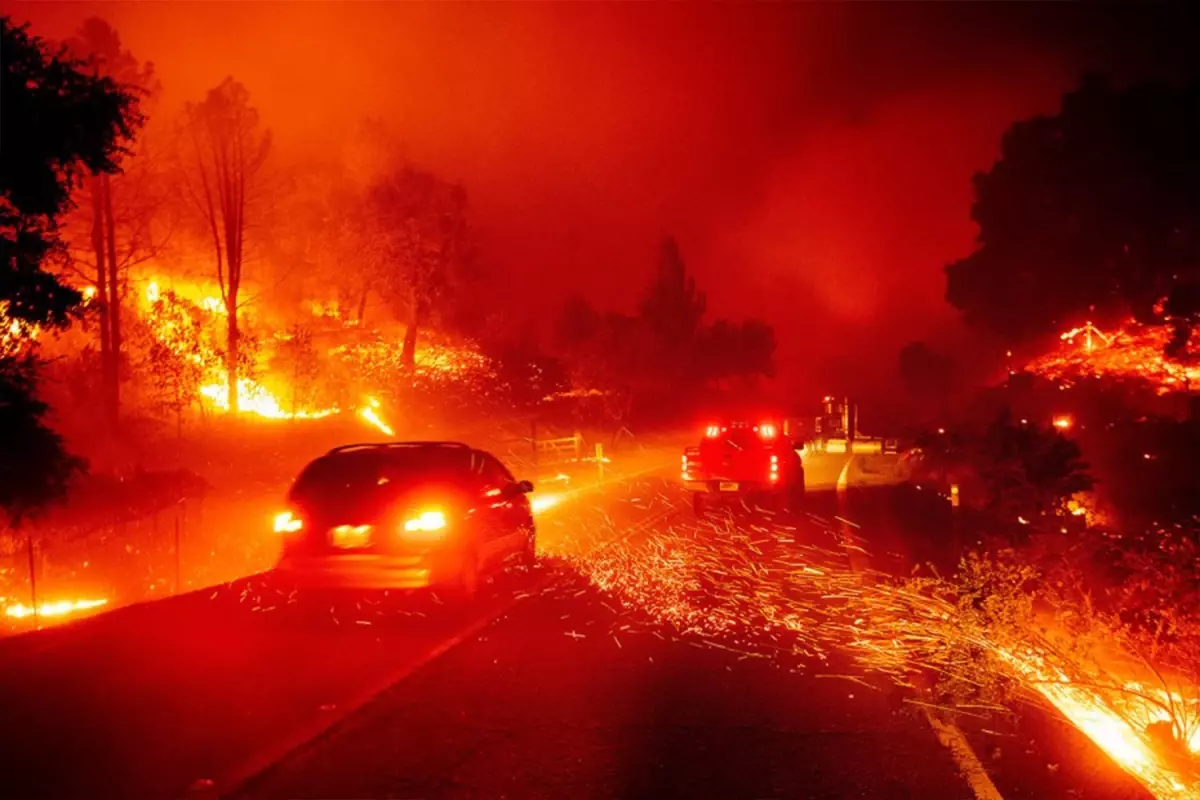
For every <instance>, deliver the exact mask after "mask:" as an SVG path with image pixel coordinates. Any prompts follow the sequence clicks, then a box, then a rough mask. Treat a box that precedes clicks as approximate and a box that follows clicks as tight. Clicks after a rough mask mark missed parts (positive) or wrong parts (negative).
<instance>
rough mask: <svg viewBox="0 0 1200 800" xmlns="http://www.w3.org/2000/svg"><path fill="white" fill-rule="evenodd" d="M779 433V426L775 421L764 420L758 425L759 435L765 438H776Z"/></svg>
mask: <svg viewBox="0 0 1200 800" xmlns="http://www.w3.org/2000/svg"><path fill="white" fill-rule="evenodd" d="M778 435H779V428H777V427H775V423H774V422H764V423H762V424H761V425H759V426H758V436H759V438H761V439H764V440H770V439H774V438H775V437H776V436H778Z"/></svg>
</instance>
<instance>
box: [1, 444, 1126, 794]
mask: <svg viewBox="0 0 1200 800" xmlns="http://www.w3.org/2000/svg"><path fill="white" fill-rule="evenodd" d="M828 469H829V470H831V472H829V474H824V475H822V474H814V475H812V476H810V482H812V483H814V484H816V485H817V486H832V485H833V483H834V482H835V481H836V478H837V473H838V472H839V471H840V470H839V468H836V467H831V468H828ZM861 482H866V483H871V482H874V483H881V481H872V480H871V479H870V478H869V477H862V479H861ZM851 483H852V484H853V483H854V481H852V482H851ZM686 507H687V506H686V498H685V497H684V496H683V495H682V494H681V493H680V492H679V491H678V490H677V489H676V488H674V487H673V485H672V483H671V481H669V480H665V481H664V480H662V479H657V478H654V479H639V480H633V481H629V482H625V483H622V484H617V485H613V486H610V487H608V488H607V489H603V490H599V491H597V492H594V493H590V494H581V495H579V496H577V497H573V498H569V499H566V500H564V502H563V503H562V504H560V505H559V506H558V507H556V508H555V509H553V510H552V511H550V512H547V513H546V515H545V516H544V517H542V518H541V520H540V523H539V524H540V535H541V541H542V549H543V551H544V552H545V554H546V556H545V558H544V559H543V563H542V565H541V566H540V567H539V568H538V569H537V570H534V571H533V572H532V573H526V574H519V575H513V576H508V577H506V578H504V579H503V580H501V581H499V582H498V583H497V585H496V586H494V587H493V588H492V590H491V591H490V593H489V596H488V597H487V598H485V599H484V600H482V601H481V602H480V603H479V604H478V605H477V606H475V607H473V608H471V609H468V610H465V611H460V612H453V613H452V612H449V611H448V610H447V609H445V608H443V607H441V606H440V605H439V604H438V603H437V602H436V601H435V600H434V599H433V598H428V597H418V598H411V597H398V596H380V595H340V596H336V595H313V594H305V595H298V594H295V593H292V592H290V591H289V590H288V589H287V588H286V587H282V586H279V585H277V584H276V583H275V582H274V581H273V580H272V579H271V578H270V577H269V576H266V577H255V578H249V579H246V580H243V581H239V582H237V583H235V584H232V585H230V586H226V587H222V588H219V589H215V590H209V591H205V592H201V593H196V594H193V595H187V596H183V597H179V598H174V599H172V600H167V601H162V602H159V603H156V604H149V605H144V606H137V607H132V608H129V609H124V610H121V611H118V612H114V613H111V614H106V615H102V616H100V617H97V618H94V619H91V620H86V621H83V622H81V623H79V624H77V625H72V626H68V627H64V628H61V629H57V630H50V631H44V632H41V633H38V634H34V635H28V636H21V637H15V638H13V639H10V640H7V641H4V642H0V710H2V712H3V714H4V719H5V725H4V726H3V730H2V731H0V796H5V797H80V798H84V797H87V798H97V797H131V798H158V797H163V798H169V797H189V796H190V797H207V796H215V795H233V796H243V797H325V798H329V797H564V796H565V797H572V798H575V797H671V796H679V797H746V798H756V797H757V798H766V797H805V798H808V797H811V798H841V797H872V798H874V797H889V798H890V797H897V798H902V797H913V798H958V797H962V798H970V797H974V796H982V795H979V791H980V789H979V786H980V780H979V776H978V775H972V774H971V773H972V771H973V770H974V771H976V772H983V773H984V775H985V776H986V777H985V779H984V784H986V783H987V781H991V784H992V785H994V787H995V791H997V792H998V794H999V796H1002V797H1005V798H1014V797H1026V798H1058V797H1062V798H1068V797H1070V798H1133V797H1144V796H1145V795H1144V794H1143V793H1142V792H1141V791H1140V790H1139V789H1138V788H1137V786H1136V785H1135V784H1134V783H1133V782H1132V781H1131V780H1130V779H1129V778H1127V777H1126V776H1124V774H1123V773H1121V772H1119V771H1118V770H1117V769H1116V768H1115V767H1113V766H1112V764H1111V763H1110V762H1109V761H1107V759H1105V758H1104V757H1103V756H1102V755H1101V754H1099V753H1098V751H1096V749H1095V748H1094V747H1092V746H1091V744H1090V743H1089V742H1088V741H1087V740H1086V739H1085V738H1084V737H1082V736H1081V735H1079V734H1078V733H1077V732H1075V731H1074V730H1073V729H1071V728H1069V727H1068V726H1066V725H1065V724H1063V723H1059V722H1056V721H1055V720H1054V718H1053V717H1051V716H1049V715H1047V714H1045V713H1043V712H1041V711H1040V710H1035V709H1030V710H1029V712H1028V713H1026V714H1024V715H1023V716H1022V718H1021V720H1020V721H1019V722H1016V723H1011V722H1009V723H1005V722H998V721H996V720H990V721H989V722H987V723H986V724H983V723H979V724H967V723H966V722H964V724H962V725H961V726H960V727H958V728H955V730H956V731H958V734H957V735H959V736H961V737H962V738H963V739H964V741H966V742H968V743H969V745H970V747H969V750H968V752H969V753H970V756H969V757H968V758H965V759H964V757H963V756H962V755H961V753H960V754H959V755H958V756H957V757H956V756H954V755H952V753H951V749H950V748H948V747H947V746H945V745H944V744H943V741H941V740H939V737H938V735H937V734H935V731H934V730H933V728H931V727H930V725H929V723H928V721H927V718H926V717H925V716H924V714H923V713H922V711H921V710H920V709H918V708H916V707H914V706H912V705H911V704H909V703H905V702H904V701H903V698H902V696H901V695H900V694H899V693H898V692H897V691H895V690H893V689H892V688H891V687H890V686H889V684H888V682H887V681H886V680H884V679H882V678H880V677H877V676H870V675H865V674H863V673H862V671H861V670H860V669H858V668H857V667H855V665H853V664H852V663H850V662H849V661H848V659H847V658H846V657H845V656H844V655H842V654H841V653H839V652H838V651H837V649H836V648H834V647H830V646H828V644H827V643H826V644H821V642H822V641H823V638H822V637H821V636H819V635H815V633H819V632H813V631H807V630H804V629H803V625H801V624H797V625H795V626H794V627H795V628H796V630H795V631H792V632H790V633H789V632H787V631H785V632H783V633H780V632H778V631H775V630H767V628H769V627H770V626H766V625H760V623H761V617H760V615H761V613H762V612H763V609H764V608H766V607H770V606H771V603H772V602H774V601H772V600H770V599H769V598H766V599H764V598H765V597H766V595H767V593H768V591H769V586H770V584H769V582H763V580H765V579H763V580H760V578H762V575H760V572H759V570H760V567H756V566H753V565H754V564H765V563H769V562H772V560H773V559H774V560H780V561H781V563H787V564H792V565H794V564H795V563H797V562H796V559H797V558H801V559H802V560H805V561H806V563H809V562H811V564H812V565H814V566H813V567H812V568H813V569H818V568H819V569H842V570H854V569H859V568H862V567H863V566H864V565H863V564H862V563H853V562H854V560H855V559H854V558H844V557H843V556H842V555H841V553H842V552H844V551H839V550H837V548H836V547H835V546H834V545H835V543H836V541H837V540H838V539H839V537H857V538H856V541H860V542H862V543H864V544H870V543H871V542H872V539H871V537H872V536H876V540H875V545H877V547H864V548H863V550H864V551H867V552H868V553H869V555H864V554H859V555H857V556H855V558H857V559H860V560H861V559H866V560H869V561H870V562H871V564H872V565H874V566H877V567H880V566H882V565H885V564H886V563H892V562H894V563H895V564H897V565H903V564H904V563H905V562H906V560H907V561H911V560H912V559H913V558H921V557H923V555H924V554H927V553H929V552H931V551H934V550H936V549H937V547H938V536H940V535H942V534H941V533H939V531H938V530H937V529H936V528H937V525H938V524H940V523H939V522H938V520H937V519H936V515H928V514H923V513H920V514H914V513H913V511H912V507H911V504H909V503H907V502H905V503H901V502H899V501H898V500H897V494H896V490H893V489H889V488H870V489H860V490H856V489H854V488H853V487H852V488H851V490H850V491H848V492H846V493H843V494H841V495H838V494H837V493H835V492H833V491H829V490H821V491H816V492H814V494H813V496H812V498H811V499H810V503H809V506H808V509H807V510H806V512H805V513H802V514H798V515H796V516H794V517H788V518H776V519H771V518H768V517H764V516H763V515H760V514H756V513H747V512H737V513H732V514H724V513H722V514H718V515H717V516H715V517H714V518H713V519H709V520H704V521H696V520H694V519H692V518H691V515H690V511H686V510H685V509H686ZM781 530H782V531H783V533H782V534H781V533H780V531H781ZM855 552H856V553H857V552H858V551H855ZM796 553H800V554H801V555H800V556H797V555H796ZM822 554H824V555H822ZM822 557H825V558H828V559H831V560H830V562H829V563H828V564H825V565H823V566H822V565H821V564H819V563H818V561H819V559H820V558H822ZM838 559H841V561H838ZM835 562H836V563H835ZM698 574H699V575H702V578H700V579H696V575H698ZM762 574H765V573H762ZM770 591H773V590H770ZM780 607H781V608H783V606H780ZM760 627H762V628H763V629H762V630H759V628H760ZM943 738H944V736H943ZM964 772H965V773H966V774H965V775H964ZM985 788H986V787H985Z"/></svg>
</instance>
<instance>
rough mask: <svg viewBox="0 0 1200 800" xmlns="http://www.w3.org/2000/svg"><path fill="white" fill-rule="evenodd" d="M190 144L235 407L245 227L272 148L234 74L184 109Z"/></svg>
mask: <svg viewBox="0 0 1200 800" xmlns="http://www.w3.org/2000/svg"><path fill="white" fill-rule="evenodd" d="M185 117H186V124H187V133H188V136H189V138H190V140H191V144H192V168H191V170H190V171H189V179H188V180H187V181H186V185H187V187H188V190H189V193H190V194H191V197H192V200H193V201H194V202H195V204H196V207H197V208H198V209H199V211H200V214H201V215H202V217H203V220H204V224H205V226H206V227H207V229H208V232H209V235H210V236H211V238H212V246H213V255H214V257H215V259H216V273H217V283H218V284H219V285H220V287H221V300H222V302H224V304H225V310H226V311H227V312H228V313H227V315H226V319H227V336H226V352H225V362H226V369H227V371H228V373H229V375H228V380H229V388H228V391H229V394H228V402H229V410H230V411H233V412H236V411H237V410H238V395H237V382H238V377H239V374H240V373H239V365H240V364H242V363H243V359H242V358H241V357H240V355H239V349H240V347H241V332H240V331H239V329H238V311H239V309H240V306H239V302H240V299H241V298H240V292H241V288H242V278H243V266H244V263H245V256H246V231H247V228H248V223H249V218H250V217H249V213H250V211H251V210H252V207H253V205H254V201H255V200H258V199H260V198H259V196H258V192H259V190H260V189H261V188H262V167H263V164H264V163H265V162H266V159H267V154H268V153H269V152H270V150H271V132H270V131H267V130H263V129H262V127H261V126H260V124H259V119H258V111H257V110H256V109H255V108H254V107H253V106H251V105H250V93H249V92H248V91H246V87H245V86H243V85H242V84H240V83H238V82H237V81H235V80H234V79H233V78H226V79H225V80H224V81H222V82H221V84H220V85H219V86H217V87H216V88H215V89H212V90H211V91H209V93H208V95H207V96H206V97H205V99H204V101H203V102H201V103H189V104H188V105H187V109H186V112H185Z"/></svg>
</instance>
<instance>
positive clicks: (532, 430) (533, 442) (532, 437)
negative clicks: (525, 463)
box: [529, 419, 538, 472]
mask: <svg viewBox="0 0 1200 800" xmlns="http://www.w3.org/2000/svg"><path fill="white" fill-rule="evenodd" d="M529 444H530V446H531V447H532V448H533V469H534V472H537V468H538V440H537V420H536V419H531V420H529Z"/></svg>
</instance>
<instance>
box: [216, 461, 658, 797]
mask: <svg viewBox="0 0 1200 800" xmlns="http://www.w3.org/2000/svg"><path fill="white" fill-rule="evenodd" d="M638 474H641V473H638ZM679 511H680V509H679V507H677V506H670V507H668V508H666V509H663V510H661V511H659V512H656V513H654V514H651V515H650V516H649V517H645V518H643V519H641V520H639V521H638V522H636V523H634V524H633V525H631V526H629V528H628V529H627V530H626V531H624V532H623V533H622V534H621V535H620V536H617V537H614V538H613V539H609V540H608V541H605V542H601V543H599V544H597V545H595V546H594V547H592V548H591V549H590V550H588V551H587V553H585V557H587V556H591V555H593V554H595V553H598V552H600V551H601V550H604V549H605V548H606V547H609V546H610V545H613V544H615V543H617V542H620V541H624V540H625V539H628V538H629V537H630V536H632V535H634V534H635V533H638V532H639V531H641V530H644V529H645V528H647V527H649V526H651V525H653V524H654V523H656V522H658V521H659V520H661V519H662V518H663V517H666V516H667V515H669V514H671V513H675V512H679ZM551 578H552V576H551V575H543V576H542V577H541V579H539V580H538V581H537V582H536V583H535V584H534V585H533V587H531V588H530V590H529V591H526V592H522V593H521V594H517V595H513V596H512V597H510V598H508V599H507V600H505V601H504V602H502V603H501V604H500V605H499V607H497V608H494V609H492V610H491V611H490V612H488V613H485V614H483V615H482V616H480V617H479V618H478V619H476V620H474V621H473V622H471V623H470V624H468V625H467V626H466V627H465V628H463V629H461V630H460V631H458V632H457V633H455V634H453V635H452V636H450V637H448V638H446V639H444V640H442V641H441V642H440V643H438V644H436V645H434V646H433V647H432V648H430V649H429V650H428V651H427V652H426V653H424V654H423V655H420V656H418V657H417V658H416V659H415V660H414V661H412V662H410V663H409V664H406V665H405V666H403V667H400V668H399V669H396V670H394V671H392V672H390V673H388V674H387V675H385V676H384V677H382V678H380V679H379V680H377V681H375V682H374V683H372V684H371V685H370V686H368V687H367V689H365V690H364V691H362V692H359V693H358V694H356V695H354V696H353V697H351V698H350V699H349V700H347V701H342V702H339V703H338V704H337V707H336V708H335V709H331V710H330V711H327V712H322V713H321V715H320V716H317V717H313V718H312V719H311V720H310V721H309V722H308V723H306V724H304V725H301V726H300V727H297V728H293V729H292V731H291V732H290V733H288V734H287V735H285V736H283V737H281V738H280V739H278V740H276V741H275V742H273V743H271V744H269V745H267V746H266V747H264V748H263V749H261V750H259V751H258V752H257V753H255V754H254V755H253V756H251V757H250V758H249V759H247V760H246V761H244V762H242V763H241V764H239V765H237V766H235V767H234V768H232V769H230V770H228V771H226V772H224V773H223V774H222V776H221V778H220V779H219V780H216V781H214V787H215V793H216V795H217V796H219V797H224V796H227V795H231V794H233V793H234V792H236V791H238V790H240V789H242V788H243V787H244V786H245V785H246V784H247V783H249V782H250V781H252V780H253V779H255V778H257V777H258V776H260V775H262V774H263V773H265V772H266V771H267V770H269V769H270V768H271V767H272V766H274V765H275V764H277V763H279V762H281V761H283V760H284V759H285V758H287V757H288V756H289V755H291V754H292V753H293V752H295V751H297V750H299V749H300V748H302V747H304V746H305V745H307V744H308V743H309V742H312V741H314V740H315V739H317V738H319V737H320V736H322V735H323V734H325V733H326V732H328V731H329V730H331V729H332V728H333V727H334V726H336V725H338V724H340V723H341V722H343V721H345V720H346V719H347V718H349V717H350V716H352V715H353V714H354V713H356V712H357V711H359V710H361V709H362V708H364V707H365V706H367V705H369V704H370V703H372V702H373V701H374V700H375V699H377V698H378V697H379V696H380V695H382V694H383V693H384V692H387V691H389V690H390V689H392V688H393V687H394V686H396V685H398V684H400V683H401V682H403V681H404V680H406V679H407V678H409V677H410V676H411V675H412V674H413V673H415V672H417V671H418V670H420V669H421V668H423V667H425V666H427V665H428V664H430V663H432V662H433V661H435V660H437V659H438V658H439V657H441V656H442V655H444V654H445V653H447V652H448V651H450V650H452V649H453V648H454V647H456V646H458V645H460V644H462V643H463V642H465V641H466V640H468V639H470V638H472V637H474V636H475V635H476V634H478V633H479V632H480V631H482V630H483V629H484V628H486V627H487V626H489V625H491V624H492V623H493V622H495V621H496V620H497V619H498V618H500V617H502V616H504V615H505V614H507V613H508V612H509V611H511V610H512V609H513V607H514V606H516V605H517V603H519V602H521V601H522V600H526V599H528V598H530V597H533V596H535V595H537V594H538V590H539V589H543V588H545V587H546V586H547V585H548V584H549V583H550V580H551Z"/></svg>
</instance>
